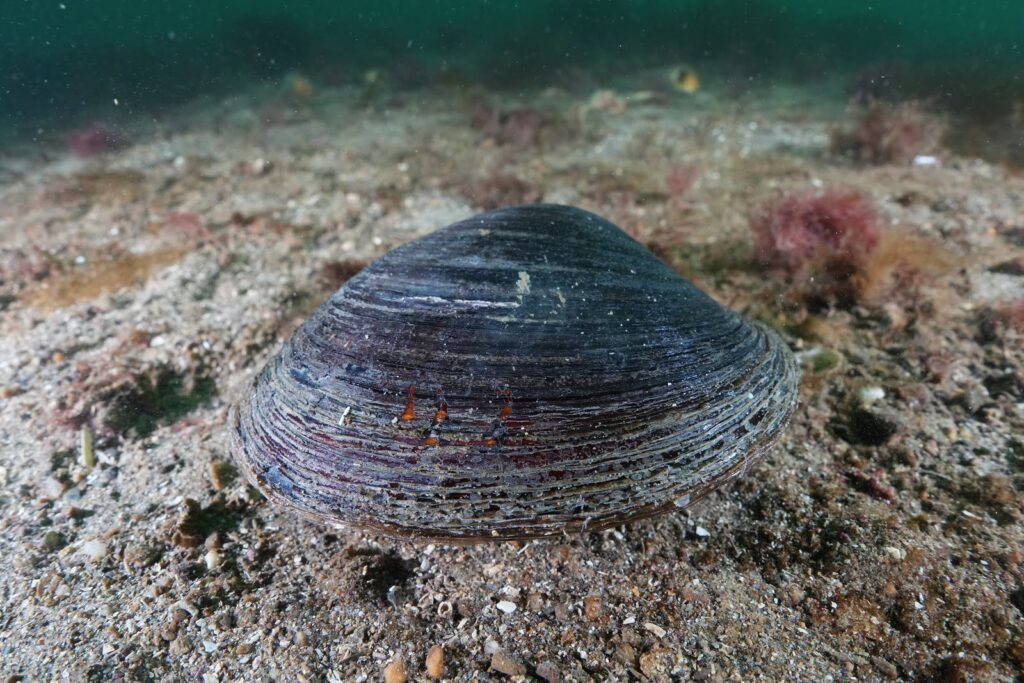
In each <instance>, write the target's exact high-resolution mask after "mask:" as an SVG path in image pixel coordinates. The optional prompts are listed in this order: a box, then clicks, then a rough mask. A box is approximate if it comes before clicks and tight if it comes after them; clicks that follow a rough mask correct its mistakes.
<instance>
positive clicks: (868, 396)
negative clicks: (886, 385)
mask: <svg viewBox="0 0 1024 683" xmlns="http://www.w3.org/2000/svg"><path fill="white" fill-rule="evenodd" d="M883 398H885V389H883V388H882V387H861V388H860V391H858V392H857V400H858V401H860V404H861V405H862V406H865V407H867V406H869V405H871V404H872V403H874V402H875V401H881V400H882V399H883Z"/></svg>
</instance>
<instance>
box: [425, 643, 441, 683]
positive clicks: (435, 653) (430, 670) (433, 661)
mask: <svg viewBox="0 0 1024 683" xmlns="http://www.w3.org/2000/svg"><path fill="white" fill-rule="evenodd" d="M443 675H444V647H443V646H441V645H435V646H434V647H432V648H430V651H429V652H427V678H432V679H434V680H438V679H440V678H441V676H443Z"/></svg>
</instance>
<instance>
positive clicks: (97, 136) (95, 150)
mask: <svg viewBox="0 0 1024 683" xmlns="http://www.w3.org/2000/svg"><path fill="white" fill-rule="evenodd" d="M127 146H128V138H127V137H125V136H124V135H123V134H121V133H119V132H118V131H116V130H114V129H112V128H110V127H108V126H107V125H106V124H104V123H101V122H98V121H97V122H94V123H91V124H89V125H88V126H85V127H84V128H79V129H78V130H75V131H72V132H71V133H70V134H69V135H68V137H67V147H68V150H69V151H71V152H72V153H73V154H75V155H76V156H79V157H82V158H88V157H94V156H99V155H101V154H107V153H109V152H115V151H117V150H119V149H124V148H125V147H127Z"/></svg>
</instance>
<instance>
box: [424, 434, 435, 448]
mask: <svg viewBox="0 0 1024 683" xmlns="http://www.w3.org/2000/svg"><path fill="white" fill-rule="evenodd" d="M423 445H424V446H436V445H437V437H434V436H428V437H427V438H426V439H424V440H423Z"/></svg>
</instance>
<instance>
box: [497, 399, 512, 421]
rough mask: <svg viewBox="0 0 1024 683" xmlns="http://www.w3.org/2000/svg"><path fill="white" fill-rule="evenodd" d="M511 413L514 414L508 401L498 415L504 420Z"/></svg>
mask: <svg viewBox="0 0 1024 683" xmlns="http://www.w3.org/2000/svg"><path fill="white" fill-rule="evenodd" d="M511 414H512V406H511V405H509V404H508V403H506V404H505V405H503V406H502V407H501V412H500V413H498V417H499V418H501V419H502V420H504V419H505V418H507V417H508V416H509V415H511Z"/></svg>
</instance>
